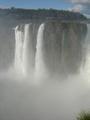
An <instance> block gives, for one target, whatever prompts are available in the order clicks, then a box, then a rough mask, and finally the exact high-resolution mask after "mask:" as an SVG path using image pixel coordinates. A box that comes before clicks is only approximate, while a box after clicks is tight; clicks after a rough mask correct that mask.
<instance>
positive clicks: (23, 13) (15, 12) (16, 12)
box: [0, 7, 87, 20]
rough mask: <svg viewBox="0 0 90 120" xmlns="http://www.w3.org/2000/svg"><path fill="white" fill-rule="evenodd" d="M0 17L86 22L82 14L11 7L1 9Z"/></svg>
mask: <svg viewBox="0 0 90 120" xmlns="http://www.w3.org/2000/svg"><path fill="white" fill-rule="evenodd" d="M0 17H12V18H14V19H23V20H25V19H31V20H32V19H37V20H38V19H40V20H53V19H54V20H57V19H58V20H86V19H87V18H86V17H85V16H84V15H82V14H81V13H75V12H71V11H65V10H55V9H52V8H50V9H21V8H15V7H11V8H9V9H0Z"/></svg>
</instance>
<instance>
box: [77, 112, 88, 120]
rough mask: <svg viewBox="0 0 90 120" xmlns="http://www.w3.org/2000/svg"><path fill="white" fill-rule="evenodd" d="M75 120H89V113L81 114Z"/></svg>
mask: <svg viewBox="0 0 90 120" xmlns="http://www.w3.org/2000/svg"><path fill="white" fill-rule="evenodd" d="M77 120H90V112H81V113H80V114H79V116H78V117H77Z"/></svg>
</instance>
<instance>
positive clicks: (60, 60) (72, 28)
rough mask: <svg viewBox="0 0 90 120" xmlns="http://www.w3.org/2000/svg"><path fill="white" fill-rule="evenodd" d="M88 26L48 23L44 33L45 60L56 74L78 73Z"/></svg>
mask: <svg viewBox="0 0 90 120" xmlns="http://www.w3.org/2000/svg"><path fill="white" fill-rule="evenodd" d="M86 34H87V26H86V25H85V24H80V23H60V22H59V23H56V22H50V23H46V25H45V31H44V48H43V54H44V60H45V64H46V66H47V68H48V69H49V70H50V71H52V72H54V73H55V72H56V73H59V74H60V73H61V74H62V73H64V74H65V73H76V72H78V70H79V68H80V66H81V64H82V62H83V57H84V56H85V55H84V52H83V44H84V41H85V37H86Z"/></svg>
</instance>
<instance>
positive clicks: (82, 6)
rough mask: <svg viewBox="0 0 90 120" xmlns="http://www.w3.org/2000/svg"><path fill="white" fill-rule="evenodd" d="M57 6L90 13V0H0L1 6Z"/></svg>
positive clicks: (57, 7) (56, 7)
mask: <svg viewBox="0 0 90 120" xmlns="http://www.w3.org/2000/svg"><path fill="white" fill-rule="evenodd" d="M12 6H13V7H16V8H34V9H37V8H55V9H63V10H70V11H75V12H81V13H84V14H88V15H89V14H90V0H0V7H1V8H10V7H12Z"/></svg>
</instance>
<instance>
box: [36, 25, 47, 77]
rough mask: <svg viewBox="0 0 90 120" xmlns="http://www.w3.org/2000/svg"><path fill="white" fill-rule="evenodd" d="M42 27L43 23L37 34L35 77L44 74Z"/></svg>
mask: <svg viewBox="0 0 90 120" xmlns="http://www.w3.org/2000/svg"><path fill="white" fill-rule="evenodd" d="M44 27H45V24H41V25H40V27H39V30H38V34H37V45H36V58H35V75H36V76H37V77H41V76H44V75H46V69H45V63H44V56H43V47H44V45H43V43H44V42H43V40H44Z"/></svg>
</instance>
